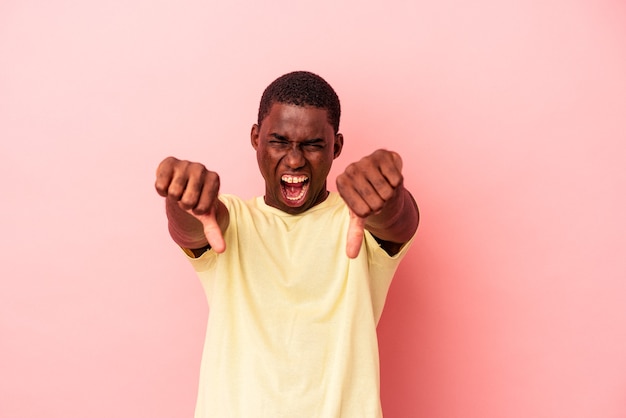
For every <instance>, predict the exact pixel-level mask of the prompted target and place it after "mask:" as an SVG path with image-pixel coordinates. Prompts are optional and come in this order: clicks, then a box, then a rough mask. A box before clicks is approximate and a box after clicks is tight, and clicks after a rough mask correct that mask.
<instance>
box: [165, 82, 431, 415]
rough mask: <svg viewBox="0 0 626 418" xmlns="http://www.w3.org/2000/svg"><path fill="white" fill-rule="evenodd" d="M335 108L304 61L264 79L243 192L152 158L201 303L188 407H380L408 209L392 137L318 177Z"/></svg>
mask: <svg viewBox="0 0 626 418" xmlns="http://www.w3.org/2000/svg"><path fill="white" fill-rule="evenodd" d="M339 117H340V106H339V99H338V97H337V95H336V94H335V92H334V90H333V89H332V87H331V86H330V85H329V84H328V83H326V81H324V80H323V79H322V78H321V77H319V76H317V75H315V74H312V73H309V72H303V71H300V72H293V73H289V74H286V75H284V76H282V77H279V78H278V79H277V80H275V81H274V82H273V83H272V84H270V85H269V86H268V87H267V89H266V90H265V91H264V93H263V96H262V98H261V103H260V106H259V116H258V121H257V123H256V124H255V125H253V126H252V131H251V133H250V139H251V143H252V147H253V148H254V149H255V151H256V154H257V160H258V164H259V169H260V171H261V174H262V175H263V178H264V179H265V194H264V196H263V197H257V198H255V199H252V200H250V201H247V202H244V201H242V200H241V199H239V198H237V197H235V196H232V195H226V194H220V193H219V177H218V175H217V174H216V173H214V172H211V171H209V170H207V169H206V168H205V166H204V165H202V164H199V163H191V162H188V161H180V160H178V159H175V158H173V157H169V158H166V159H165V160H164V161H163V162H161V164H160V165H159V168H158V170H157V176H156V177H157V179H156V189H157V191H158V193H159V194H160V195H161V196H163V197H165V202H166V213H167V217H168V225H169V231H170V234H171V236H172V238H173V240H174V241H175V242H176V243H177V244H178V245H179V246H181V247H182V248H183V250H184V251H185V252H186V254H187V255H188V257H189V260H190V261H191V263H192V265H193V266H194V268H195V270H196V271H197V273H198V276H199V277H200V280H201V282H202V285H203V287H204V290H205V292H206V296H207V300H208V303H209V320H208V325H207V336H206V341H205V347H204V352H203V358H202V366H201V370H200V385H199V392H198V401H197V405H196V415H195V416H196V418H206V417H221V418H223V417H227V418H231V417H243V418H253V417H269V418H278V417H289V418H300V417H355V418H357V417H358V418H369V417H380V416H382V412H381V406H380V396H379V370H378V345H377V339H376V325H377V323H378V320H379V318H380V315H381V312H382V308H383V304H384V301H385V297H386V295H387V290H388V287H389V284H390V282H391V278H392V276H393V274H394V272H395V270H396V268H397V266H398V264H399V262H400V259H401V258H402V256H404V254H405V253H406V251H407V247H408V243H409V242H410V241H411V239H412V237H413V236H414V234H415V231H416V230H417V225H418V221H419V215H418V210H417V205H416V204H415V201H414V199H413V197H412V196H411V194H410V193H409V192H408V191H407V190H406V189H405V188H404V186H403V181H402V180H403V178H402V162H401V159H400V156H399V155H398V154H396V153H394V152H391V151H386V150H378V151H376V152H374V153H373V154H371V155H369V156H367V157H365V158H363V159H361V160H360V161H358V162H356V163H353V164H350V165H349V166H348V167H347V169H346V170H345V172H344V173H343V174H341V175H340V176H338V177H337V190H338V193H334V192H332V193H331V192H329V191H328V190H327V187H326V179H327V176H328V173H329V171H330V168H331V165H332V162H333V160H334V159H335V158H337V157H338V156H339V154H340V153H341V150H342V147H343V136H342V134H341V133H339Z"/></svg>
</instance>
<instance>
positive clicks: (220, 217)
mask: <svg viewBox="0 0 626 418" xmlns="http://www.w3.org/2000/svg"><path fill="white" fill-rule="evenodd" d="M219 185H220V184H219V176H218V175H217V173H214V172H212V171H209V170H207V169H206V167H204V165H202V164H200V163H192V162H189V161H181V160H178V159H176V158H174V157H168V158H166V159H165V160H163V161H162V162H161V164H159V167H158V168H157V174H156V183H155V188H156V190H157V192H158V193H159V194H160V195H161V196H163V197H165V210H166V214H167V219H168V228H169V232H170V235H171V237H172V239H173V240H174V242H176V243H177V244H178V245H180V246H181V247H183V248H186V249H189V250H190V251H191V252H192V253H193V255H194V256H196V257H198V256H200V255H201V254H202V253H204V252H205V251H206V250H208V249H209V248H213V249H214V250H215V251H216V252H223V251H224V250H225V249H226V245H225V243H224V238H223V236H222V234H223V232H224V231H226V228H227V227H228V223H229V216H228V210H227V209H226V206H224V204H223V203H222V202H220V200H219V199H218V198H217V196H218V191H219Z"/></svg>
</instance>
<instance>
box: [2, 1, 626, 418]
mask: <svg viewBox="0 0 626 418" xmlns="http://www.w3.org/2000/svg"><path fill="white" fill-rule="evenodd" d="M211 3H217V2H202V1H199V0H198V1H178V2H174V1H171V2H168V1H154V0H109V1H90V2H85V1H78V0H73V1H72V0H56V1H43V0H3V1H2V2H1V3H0V140H1V142H0V156H1V160H0V178H1V179H2V192H1V193H0V195H1V198H0V199H1V200H0V202H1V207H0V210H1V214H2V216H1V217H0V231H1V238H0V246H1V247H0V277H1V279H0V416H1V417H7V418H8V417H11V418H25V417H40V416H46V417H50V418H67V417H81V418H82V417H90V418H105V417H106V418H109V417H151V418H161V417H163V418H165V417H189V416H191V415H192V411H193V408H194V402H195V396H196V384H197V382H196V380H197V376H198V365H199V360H200V353H201V349H202V342H203V338H204V327H205V323H206V316H207V307H206V303H205V300H204V296H203V293H202V291H201V288H200V285H199V283H198V282H197V280H196V278H195V275H194V273H193V271H192V269H191V267H190V266H189V265H188V264H187V263H186V261H185V260H184V259H183V257H182V256H181V254H180V253H179V252H178V250H177V248H176V247H175V246H174V244H173V243H172V242H171V241H170V240H169V238H168V234H167V230H166V224H165V217H164V214H163V202H162V200H161V199H160V198H159V197H158V196H157V194H156V193H155V192H154V189H153V182H154V179H153V177H154V171H155V168H156V165H157V163H158V162H159V161H160V160H161V159H162V158H163V157H165V156H167V155H170V154H172V155H176V156H179V157H181V158H187V159H194V160H200V161H203V162H205V163H206V164H207V165H208V166H209V167H210V168H212V169H213V170H215V171H217V172H219V173H220V175H221V177H222V183H223V187H222V190H223V191H226V192H229V193H236V194H239V195H241V196H243V197H251V196H253V195H256V194H260V193H262V190H263V189H262V182H261V178H260V175H259V174H258V171H257V168H256V162H255V158H254V153H253V150H252V148H251V147H250V145H249V139H248V138H249V137H248V134H249V130H250V126H251V124H252V123H253V122H254V120H255V117H256V111H257V106H258V99H259V97H260V94H261V92H262V90H263V88H264V87H265V86H266V85H267V84H268V83H269V82H270V81H272V80H273V79H274V78H275V77H277V76H279V75H281V74H283V73H285V72H288V71H291V70H295V69H307V70H311V71H314V72H317V73H319V74H321V75H322V76H324V77H325V78H326V79H327V80H328V81H329V82H330V83H331V84H333V85H334V86H335V88H336V90H337V91H338V93H339V95H340V97H341V99H342V104H343V109H344V116H343V120H342V131H343V133H344V135H345V137H346V146H345V148H344V154H343V155H342V156H341V157H340V159H339V160H337V162H336V166H335V169H334V171H333V173H332V177H333V179H334V176H335V175H336V174H337V173H338V172H339V170H341V169H342V168H343V167H345V166H346V165H347V164H348V163H349V162H351V161H352V160H355V159H357V158H360V157H361V156H362V155H364V154H366V153H369V152H371V151H373V150H374V149H376V148H378V147H387V148H389V149H394V150H397V151H399V152H400V153H401V154H402V155H403V157H404V161H405V173H406V184H407V186H408V187H409V188H410V189H411V190H412V191H413V192H414V194H415V196H416V197H417V199H418V201H419V203H420V206H421V211H422V217H423V218H422V225H421V228H420V231H419V235H418V238H417V240H416V242H415V246H414V247H413V248H412V249H411V251H410V253H409V255H408V257H407V259H406V261H405V263H404V264H403V265H402V267H401V269H400V271H399V273H398V275H397V277H396V279H395V281H394V283H393V285H392V288H391V291H390V295H389V298H388V301H387V306H386V311H385V313H384V315H383V319H382V321H381V324H380V327H379V335H380V340H381V341H380V347H381V361H382V386H383V389H382V400H383V407H384V410H385V413H386V417H391V418H404V417H428V418H439V417H441V418H453V417H459V418H474V417H476V418H501V417H506V418H528V417H533V418H544V417H545V418H553V417H568V418H582V417H589V418H596V417H603V418H623V417H625V416H626V303H625V302H626V280H625V279H626V261H625V259H626V257H625V254H624V253H625V251H624V250H625V248H626V220H625V219H626V218H625V216H624V213H625V212H626V193H624V190H625V186H626V168H625V166H626V163H625V160H626V158H625V157H626V122H625V119H626V25H625V23H626V19H625V18H626V6H625V4H624V3H623V2H620V1H617V0H600V1H598V0H585V1H583V0H573V1H572V0H569V1H568V0H546V1H513V2H501V1H497V0H477V1H474V2H462V1H452V0H442V1H437V2H426V1H421V0H418V1H397V2H384V3H385V4H384V5H383V2H373V1H372V2H369V3H367V2H366V3H364V2H362V1H330V0H329V1H319V2H306V3H304V2H303V3H302V4H300V3H298V2H292V1H274V2H272V3H271V5H269V6H268V5H266V6H261V5H260V3H261V2H257V1H253V0H247V1H234V2H221V3H222V4H211ZM505 3H507V4H505ZM332 184H333V186H332V187H333V188H334V181H333V182H332Z"/></svg>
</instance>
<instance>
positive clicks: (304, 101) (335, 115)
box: [257, 71, 341, 133]
mask: <svg viewBox="0 0 626 418" xmlns="http://www.w3.org/2000/svg"><path fill="white" fill-rule="evenodd" d="M274 103H285V104H292V105H296V106H313V107H318V108H320V109H326V111H327V112H328V122H329V123H330V124H331V125H332V127H333V129H334V130H335V133H337V132H339V118H340V116H341V106H340V104H339V97H338V96H337V93H335V90H333V88H332V87H331V86H330V84H328V83H327V82H326V80H324V79H323V78H322V77H320V76H319V75H317V74H313V73H311V72H308V71H294V72H291V73H287V74H284V75H282V76H280V77H278V78H277V79H276V80H274V81H273V82H272V83H271V84H270V85H269V86H267V88H266V89H265V91H264V92H263V95H262V96H261V103H260V104H259V117H258V121H257V123H258V125H259V126H261V121H263V119H264V118H265V117H266V116H267V115H268V114H269V113H270V109H271V107H272V105H273V104H274Z"/></svg>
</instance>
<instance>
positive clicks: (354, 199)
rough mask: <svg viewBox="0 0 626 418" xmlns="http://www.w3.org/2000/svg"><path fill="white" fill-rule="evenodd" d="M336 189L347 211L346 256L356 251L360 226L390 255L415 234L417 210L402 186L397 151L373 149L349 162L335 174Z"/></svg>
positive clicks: (359, 239) (411, 197) (417, 219)
mask: <svg viewBox="0 0 626 418" xmlns="http://www.w3.org/2000/svg"><path fill="white" fill-rule="evenodd" d="M337 190H338V191H339V194H340V195H341V197H342V198H343V199H344V201H345V202H346V204H347V205H348V207H349V208H350V211H351V217H352V220H351V228H350V232H349V237H348V255H349V256H350V257H356V255H358V252H359V249H360V244H361V241H362V238H363V228H364V229H367V230H368V231H370V232H371V233H372V235H374V237H375V238H376V240H377V241H378V242H379V243H380V245H381V247H382V248H383V249H384V250H385V251H387V253H388V254H390V255H395V254H397V253H398V251H400V248H401V247H402V245H403V244H404V243H406V242H407V241H408V240H409V239H411V237H412V236H413V234H415V231H416V230H417V226H418V223H419V211H418V208H417V204H416V203H415V200H414V199H413V196H412V195H411V193H410V192H409V191H408V190H407V189H405V188H404V184H403V177H402V159H401V158H400V155H398V154H397V153H395V152H392V151H386V150H377V151H375V152H374V153H372V154H371V155H369V156H367V157H364V158H362V159H361V160H359V161H358V162H356V163H352V164H350V165H349V166H348V167H347V168H346V170H345V172H344V173H343V174H341V175H339V176H338V177H337Z"/></svg>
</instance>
